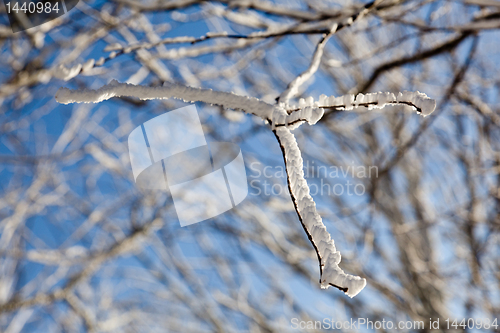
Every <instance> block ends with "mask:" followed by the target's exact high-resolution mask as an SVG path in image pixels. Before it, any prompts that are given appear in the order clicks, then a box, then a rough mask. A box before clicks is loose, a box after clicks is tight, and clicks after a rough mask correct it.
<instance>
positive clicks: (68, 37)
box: [0, 0, 500, 333]
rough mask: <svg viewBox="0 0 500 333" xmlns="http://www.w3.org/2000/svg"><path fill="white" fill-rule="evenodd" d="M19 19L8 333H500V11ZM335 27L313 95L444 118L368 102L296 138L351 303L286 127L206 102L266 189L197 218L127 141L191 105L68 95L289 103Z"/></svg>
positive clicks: (89, 6)
mask: <svg viewBox="0 0 500 333" xmlns="http://www.w3.org/2000/svg"><path fill="white" fill-rule="evenodd" d="M5 10H6V8H5V7H2V10H1V14H2V15H3V16H4V18H3V22H2V25H1V26H0V42H1V57H0V62H1V72H0V80H1V83H0V102H1V105H0V180H1V181H0V328H1V330H2V331H5V332H10V333H11V332H66V331H70V332H81V331H88V332H108V331H109V332H154V331H158V332H165V331H169V332H170V331H172V332H177V331H179V332H213V331H217V332H233V331H243V332H247V331H255V332H259V331H276V332H282V331H293V330H294V329H295V328H296V327H297V326H300V325H295V324H294V323H298V322H299V321H302V325H305V324H304V322H305V321H309V320H312V321H315V320H319V321H322V322H323V323H326V324H331V322H332V320H333V321H346V320H347V321H350V320H351V319H353V320H354V321H356V320H357V319H358V318H366V319H367V320H370V321H372V322H376V321H382V320H385V322H389V321H390V322H392V323H394V325H395V326H396V325H399V324H400V322H402V323H403V325H404V326H406V328H404V329H400V330H399V331H422V332H423V331H430V330H431V327H430V325H429V320H433V321H436V320H438V319H439V320H440V327H439V328H440V330H442V331H445V330H446V328H447V327H446V325H447V323H446V319H447V318H449V319H451V320H450V324H452V322H453V319H455V318H458V319H460V320H459V321H458V323H460V321H461V319H462V318H467V319H468V318H473V319H475V322H474V327H476V328H477V327H478V324H480V323H481V324H482V325H483V327H485V323H486V324H487V330H488V331H499V330H498V328H495V327H492V326H491V322H492V321H493V320H494V319H495V318H499V317H500V301H499V300H500V259H499V253H500V251H499V250H500V243H499V237H500V230H499V229H500V190H499V188H500V102H499V96H500V91H499V90H500V79H499V78H500V50H499V48H498V45H499V43H498V41H499V40H500V32H499V28H500V5H499V2H497V1H495V0H463V1H462V0H460V1H443V0H440V1H432V0H430V1H397V0H394V1H392V0H384V1H375V2H374V3H370V4H366V3H354V2H337V1H312V0H311V1H273V2H270V1H252V0H248V1H230V0H227V1H217V2H212V1H198V0H184V1H180V0H179V1H178V0H171V1H149V2H147V1H144V2H139V1H132V0H113V1H94V2H84V1H80V2H79V4H78V6H77V8H75V9H73V10H72V11H71V12H70V13H69V14H67V15H64V16H61V17H60V18H57V19H55V20H53V21H50V22H48V23H46V24H44V25H41V26H39V27H35V28H32V29H28V30H26V31H23V32H18V33H12V32H11V29H10V27H9V26H8V21H7V18H6V13H5ZM335 24H337V25H335ZM333 26H336V29H335V33H332V27H333ZM325 34H331V36H330V38H329V40H328V42H327V43H326V44H325V46H324V52H323V53H322V57H321V59H320V62H319V67H318V68H317V70H316V71H315V73H314V75H313V76H312V77H311V79H309V80H307V81H306V82H305V84H302V85H301V86H300V89H299V91H298V96H297V97H298V98H300V97H304V98H307V97H309V96H312V97H313V98H315V99H317V98H318V96H319V95H320V94H326V95H336V96H339V95H343V94H346V93H353V94H356V93H368V92H375V91H391V92H394V93H396V92H398V91H403V90H410V91H416V90H419V91H423V92H425V93H427V95H429V96H430V97H432V98H435V99H436V100H437V108H436V111H435V112H434V114H433V115H431V116H429V117H426V118H421V117H419V116H417V115H415V114H414V113H413V112H409V108H408V107H404V106H387V107H386V108H385V109H384V110H382V111H380V110H370V111H368V110H366V109H364V108H361V107H360V108H356V109H354V110H352V111H332V112H328V113H326V114H325V116H324V117H323V118H322V119H321V120H320V122H319V123H318V124H316V125H315V126H310V127H309V126H308V125H303V126H302V127H300V128H299V129H297V130H295V131H294V133H295V135H296V137H297V140H298V144H299V147H300V148H301V150H302V152H303V155H304V156H303V157H304V162H305V175H306V179H307V181H308V182H309V184H310V187H311V194H312V196H313V197H314V199H315V200H316V203H317V205H318V210H319V212H320V214H321V215H322V216H323V220H324V223H325V225H326V226H327V228H328V230H329V231H330V233H331V234H332V236H333V238H334V239H335V241H336V245H337V248H338V249H339V250H340V251H341V252H342V254H343V261H342V263H341V266H342V268H343V269H345V270H346V271H347V272H349V273H353V274H356V275H360V276H363V277H365V278H366V279H367V287H366V288H365V289H364V290H363V291H362V292H361V293H360V294H359V295H358V296H356V297H355V298H353V299H350V298H348V297H346V296H345V295H343V294H342V293H341V292H339V291H337V290H335V289H328V290H321V289H320V288H319V285H318V276H319V268H318V265H317V258H316V254H315V252H314V249H313V248H312V246H311V244H310V243H309V241H308V239H307V237H306V235H305V234H304V231H303V229H302V227H301V225H300V222H299V220H298V218H297V215H296V213H295V210H294V207H293V205H292V202H291V199H290V195H289V192H288V187H287V184H286V175H285V173H284V165H283V157H282V155H281V151H280V147H279V145H278V143H277V141H276V138H275V137H274V135H273V134H272V132H271V131H270V130H269V126H268V125H266V124H264V123H263V122H262V121H257V120H256V119H255V118H254V117H252V116H250V115H245V114H243V113H241V112H240V111H239V110H230V109H223V108H219V107H214V106H210V105H206V104H197V106H198V109H199V111H200V112H199V114H200V117H201V119H202V123H203V126H204V132H205V134H206V136H207V139H208V141H211V142H213V141H232V142H235V143H237V144H238V145H239V146H240V147H241V149H242V151H243V155H244V158H245V162H246V165H247V175H248V181H249V195H248V197H247V198H246V200H245V201H244V202H243V203H241V204H240V205H238V206H237V207H236V208H234V209H233V210H231V211H229V212H227V213H225V214H223V215H220V216H218V217H216V218H213V219H211V220H209V221H205V222H202V223H198V224H194V225H191V226H188V227H184V228H181V227H180V225H179V223H178V219H177V215H176V212H175V209H174V205H173V202H172V199H171V197H170V196H169V195H168V193H163V192H142V191H139V190H138V189H137V188H136V186H135V184H134V179H133V176H132V172H131V167H130V162H129V155H128V148H127V137H128V135H129V133H130V132H131V131H132V130H133V129H134V128H135V127H136V126H138V125H140V124H141V123H143V122H144V121H146V120H148V119H151V118H153V117H155V116H157V115H159V114H162V113H164V112H166V111H168V110H173V109H175V108H178V107H179V106H182V105H184V104H183V103H180V102H178V101H175V100H170V99H167V100H161V101H142V100H137V99H133V98H116V99H111V100H109V101H106V102H103V103H100V104H72V105H67V106H65V105H59V104H57V103H56V101H55V99H54V95H55V93H56V91H57V89H58V88H60V87H61V86H65V87H69V88H73V89H75V88H99V87H100V86H102V85H104V84H106V83H108V82H109V81H110V80H111V79H116V80H118V81H121V82H129V83H134V84H142V85H148V86H159V85H161V84H163V83H164V82H176V83H180V84H184V85H188V86H192V87H201V88H211V89H214V90H217V91H233V92H235V93H237V94H239V95H244V96H253V97H257V98H259V99H262V100H264V101H266V102H268V103H271V104H273V103H275V100H276V98H277V97H278V96H280V95H281V94H282V93H283V91H285V90H286V89H287V86H288V85H289V83H290V82H292V81H293V80H294V79H295V78H296V77H297V76H298V75H300V73H302V72H304V71H305V70H306V69H307V68H311V62H312V60H313V58H314V56H313V54H315V49H316V48H317V45H318V43H320V42H321V41H323V40H324V35H325ZM313 67H314V66H313ZM363 171H364V172H363ZM294 318H296V319H294ZM323 319H327V320H326V321H323ZM499 320H500V318H499V319H498V320H497V324H499V325H500V323H498V321H499ZM418 322H423V324H424V326H423V327H422V326H420V327H418ZM466 324H469V325H471V322H470V321H469V322H466ZM420 325H421V324H420ZM302 328H303V327H302ZM316 328H317V330H318V331H321V329H325V328H328V327H327V325H323V327H319V326H316ZM394 328H396V327H394ZM299 329H300V327H299ZM365 329H366V326H361V327H360V326H359V322H358V326H357V327H351V329H346V328H345V327H344V330H345V331H349V330H352V331H358V330H359V331H364V330H365ZM456 329H457V330H461V329H462V328H461V327H460V326H458V327H456ZM368 330H369V331H373V329H371V328H368ZM381 330H382V331H390V330H391V329H390V327H388V325H385V328H383V329H381ZM308 331H313V330H308Z"/></svg>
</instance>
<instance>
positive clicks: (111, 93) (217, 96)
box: [56, 80, 273, 120]
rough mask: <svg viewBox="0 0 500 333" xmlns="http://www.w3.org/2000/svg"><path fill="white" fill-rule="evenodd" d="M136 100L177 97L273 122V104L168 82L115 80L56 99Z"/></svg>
mask: <svg viewBox="0 0 500 333" xmlns="http://www.w3.org/2000/svg"><path fill="white" fill-rule="evenodd" d="M125 96H126V97H136V98H139V99H142V100H149V99H168V98H175V99H180V100H183V101H185V102H203V103H208V104H215V105H220V106H223V107H225V108H228V109H237V110H243V111H245V112H247V113H251V114H254V115H256V116H258V117H260V118H262V119H265V120H267V119H270V118H271V116H272V111H273V105H271V104H267V103H266V102H263V101H261V100H259V99H257V98H253V97H246V96H240V95H236V94H233V93H226V92H220V91H213V90H212V89H201V88H193V87H188V86H183V85H178V84H172V83H165V84H164V85H163V86H162V87H147V86H140V85H134V84H129V83H119V82H118V81H116V80H113V81H111V82H110V83H109V84H107V85H105V86H102V87H101V88H99V89H97V90H70V89H67V88H60V89H59V90H58V91H57V93H56V100H57V102H59V103H61V104H69V103H99V102H102V101H105V100H108V99H110V98H112V97H125Z"/></svg>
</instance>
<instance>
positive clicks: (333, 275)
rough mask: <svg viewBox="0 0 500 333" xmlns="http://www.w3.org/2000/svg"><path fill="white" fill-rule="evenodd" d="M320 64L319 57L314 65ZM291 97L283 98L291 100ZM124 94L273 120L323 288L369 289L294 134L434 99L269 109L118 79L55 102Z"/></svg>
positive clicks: (60, 95)
mask: <svg viewBox="0 0 500 333" xmlns="http://www.w3.org/2000/svg"><path fill="white" fill-rule="evenodd" d="M325 40H326V39H325ZM318 61H319V60H317V59H316V60H314V61H313V63H314V62H318ZM314 66H316V65H314ZM314 66H313V67H314ZM311 75H312V74H311ZM291 88H293V87H291ZM293 89H295V88H293ZM290 94H292V91H290ZM290 94H288V93H287V94H284V95H283V96H285V97H286V96H290ZM120 96H127V97H136V98H140V99H142V100H149V99H166V98H176V99H180V100H183V101H186V102H204V103H209V104H215V105H220V106H222V107H225V108H229V109H238V110H243V111H245V112H247V113H251V114H254V115H256V116H258V117H260V118H262V119H264V120H267V121H268V122H270V123H271V125H272V130H273V132H274V134H275V136H276V138H277V140H278V142H279V144H280V147H281V150H282V153H283V158H284V160H285V165H286V173H287V181H288V188H289V191H290V195H291V198H292V201H293V204H294V207H295V210H296V212H297V215H298V217H299V220H300V222H301V224H302V227H303V228H304V230H305V232H306V234H307V236H308V238H309V240H310V241H311V244H312V245H313V247H314V249H315V250H316V254H317V256H318V261H319V266H320V275H321V277H320V284H321V287H322V288H328V287H330V286H333V287H336V288H338V289H340V290H342V291H344V292H345V293H346V294H347V295H348V296H350V297H354V296H355V295H357V294H358V293H359V292H360V291H361V290H362V289H363V288H364V287H365V285H366V280H365V279H363V278H361V277H358V276H353V275H349V274H346V273H345V272H344V271H343V270H342V269H341V268H340V267H339V263H340V259H341V256H340V252H339V251H337V249H336V248H335V243H334V241H333V239H332V238H331V236H330V234H329V233H328V231H327V230H326V227H325V225H324V224H323V221H322V219H321V216H320V215H319V214H318V212H317V211H316V204H315V203H314V200H313V198H312V197H311V195H310V194H309V186H308V185H307V181H306V180H305V178H304V171H303V160H302V156H301V152H300V149H299V147H298V145H297V141H296V139H295V136H294V135H293V134H292V132H291V130H292V129H295V128H297V127H298V126H300V125H301V124H302V123H304V122H307V123H309V124H311V125H313V124H315V123H316V122H318V121H319V120H320V119H321V117H322V116H323V113H324V110H325V109H338V110H352V109H354V108H357V107H366V108H368V109H374V108H378V109H380V108H383V107H384V106H386V105H388V104H404V105H409V106H411V107H413V108H414V109H415V110H416V111H417V112H418V113H420V114H422V115H424V116H427V115H429V114H430V113H432V112H433V111H434V109H435V107H436V102H435V101H434V100H432V99H430V98H429V97H427V95H425V94H423V93H420V92H418V91H417V92H407V91H405V92H402V93H398V94H397V95H395V94H393V93H381V92H379V93H372V94H366V95H363V94H358V95H356V96H354V95H352V94H350V95H345V96H341V97H335V96H331V97H327V96H325V95H321V96H320V98H319V100H318V101H314V99H313V98H312V97H310V98H307V99H300V100H299V104H298V105H297V106H295V105H293V106H290V105H288V104H286V103H277V104H275V105H271V104H268V103H265V102H263V101H261V100H259V99H257V98H252V97H246V96H239V95H235V94H233V93H226V92H218V91H213V90H210V89H200V88H192V87H187V86H183V85H178V84H170V83H167V84H164V85H163V86H162V87H147V86H137V85H133V84H125V83H119V82H118V81H116V80H113V81H111V82H110V83H109V84H107V85H105V86H103V87H101V88H100V89H97V90H69V89H67V88H61V89H59V90H58V92H57V93H56V100H57V101H58V102H59V103H63V104H68V103H99V102H101V101H104V100H107V99H110V98H112V97H120Z"/></svg>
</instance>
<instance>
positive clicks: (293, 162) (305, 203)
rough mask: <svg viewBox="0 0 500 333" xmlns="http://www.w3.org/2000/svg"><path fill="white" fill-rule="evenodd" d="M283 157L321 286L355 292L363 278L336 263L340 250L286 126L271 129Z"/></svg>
mask: <svg viewBox="0 0 500 333" xmlns="http://www.w3.org/2000/svg"><path fill="white" fill-rule="evenodd" d="M274 133H275V135H276V138H277V139H278V142H279V143H280V146H281V150H282V152H283V156H284V159H285V166H286V173H287V178H288V189H289V191H290V195H291V197H292V201H293V204H294V207H295V210H296V212H297V215H298V217H299V219H300V223H301V224H302V227H303V228H304V231H305V232H306V234H307V237H308V238H309V241H310V242H311V244H312V245H313V247H314V249H315V250H316V254H317V256H318V261H319V267H320V281H319V282H320V284H321V288H323V289H327V288H329V287H330V286H333V287H335V288H338V289H340V290H342V291H343V292H345V293H346V294H347V295H348V296H349V297H354V296H356V295H357V294H358V293H359V292H360V291H361V290H362V289H363V288H364V287H365V285H366V280H365V279H363V278H361V277H359V276H354V275H349V274H346V273H344V271H343V270H342V269H341V268H340V267H339V263H340V259H341V256H340V252H339V251H337V249H336V248H335V243H334V242H333V239H332V238H331V236H330V234H329V233H328V231H327V230H326V227H325V225H324V224H323V221H322V219H321V216H320V215H319V214H318V212H317V211H316V204H315V203H314V200H313V198H312V197H311V195H310V194H309V186H308V185H307V182H306V180H305V178H304V170H303V165H304V163H303V160H302V156H301V153H300V149H299V146H298V145H297V141H296V140H295V136H294V135H293V134H292V133H291V132H290V130H289V129H288V128H286V127H280V128H276V129H275V130H274Z"/></svg>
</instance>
